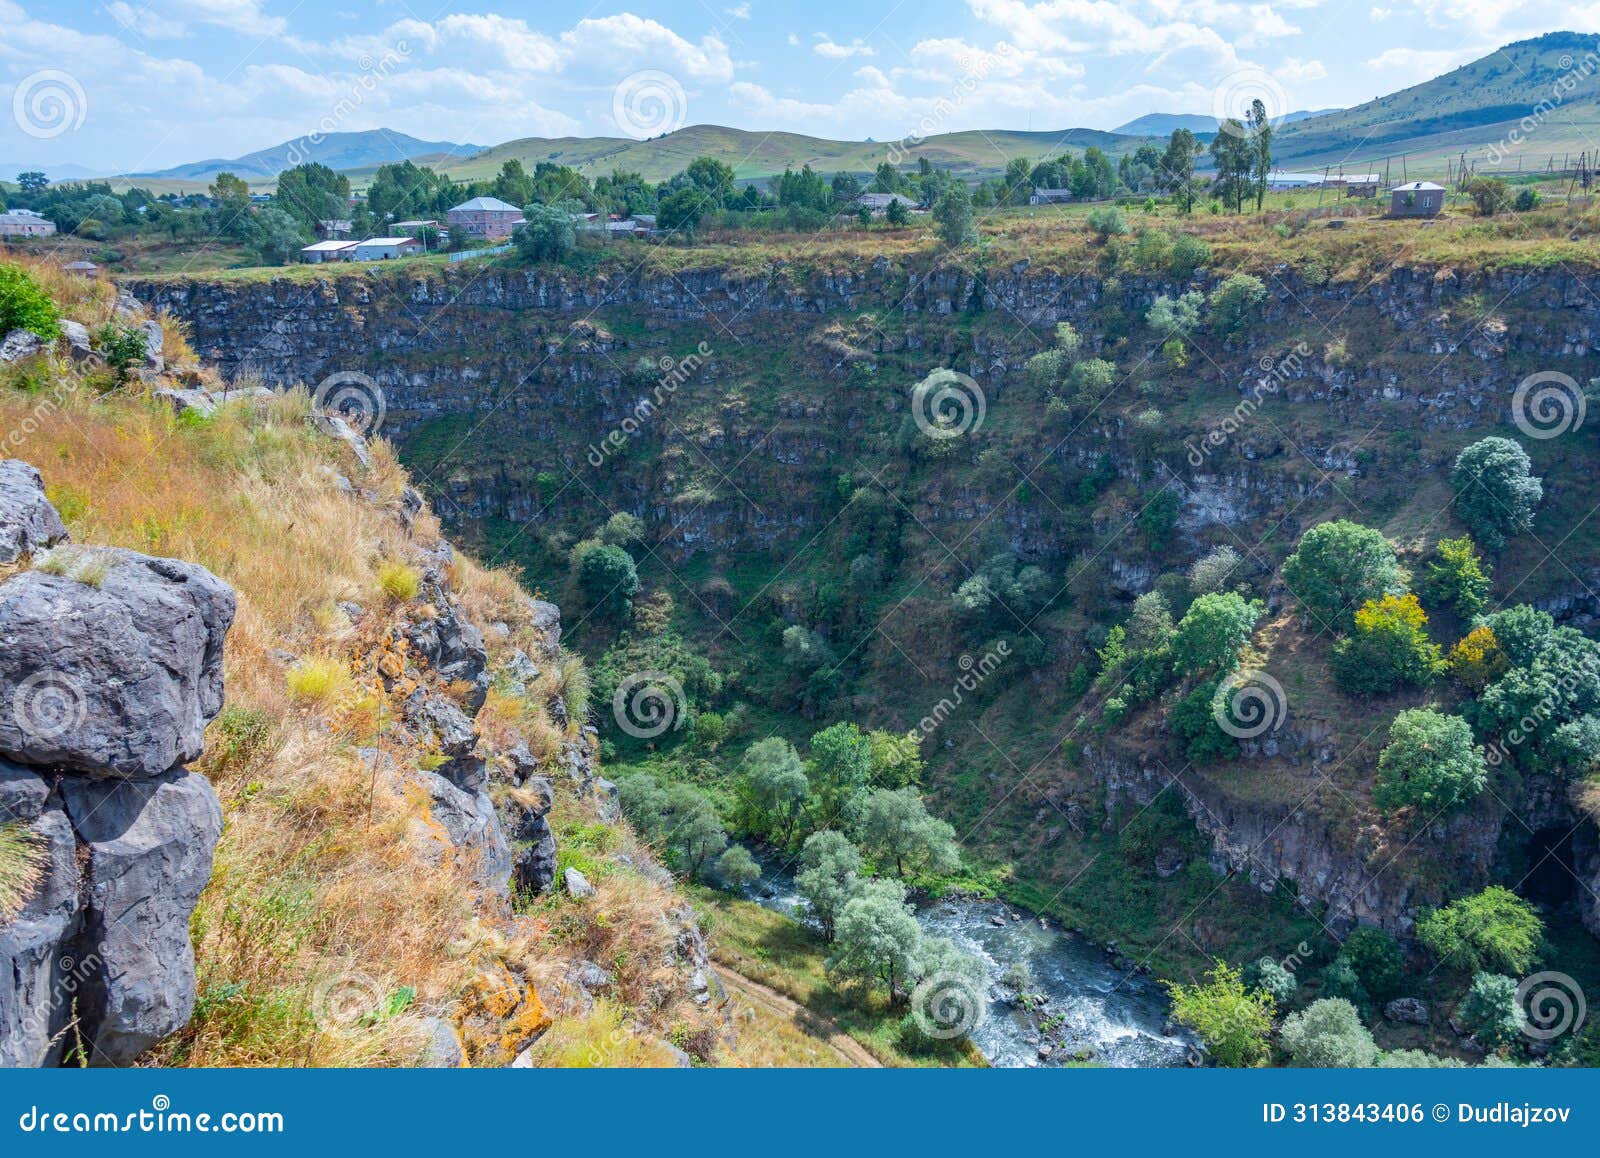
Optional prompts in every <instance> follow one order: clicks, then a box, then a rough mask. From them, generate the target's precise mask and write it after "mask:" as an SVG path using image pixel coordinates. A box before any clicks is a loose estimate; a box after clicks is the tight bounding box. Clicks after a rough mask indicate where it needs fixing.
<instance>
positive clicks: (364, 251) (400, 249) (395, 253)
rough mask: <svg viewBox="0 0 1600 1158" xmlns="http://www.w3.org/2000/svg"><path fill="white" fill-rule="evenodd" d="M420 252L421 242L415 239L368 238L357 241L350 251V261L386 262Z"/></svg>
mask: <svg viewBox="0 0 1600 1158" xmlns="http://www.w3.org/2000/svg"><path fill="white" fill-rule="evenodd" d="M421 252H422V242H420V241H418V240H417V239H416V238H415V237H369V238H367V239H366V240H365V241H358V242H356V243H355V246H354V248H353V249H352V250H351V260H352V261H388V260H390V259H391V258H396V257H410V256H412V255H413V254H418V253H421Z"/></svg>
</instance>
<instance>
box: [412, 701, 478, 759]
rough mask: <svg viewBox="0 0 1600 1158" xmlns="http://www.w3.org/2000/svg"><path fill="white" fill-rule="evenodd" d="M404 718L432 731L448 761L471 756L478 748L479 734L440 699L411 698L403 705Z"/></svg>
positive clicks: (463, 713) (446, 702) (465, 717)
mask: <svg viewBox="0 0 1600 1158" xmlns="http://www.w3.org/2000/svg"><path fill="white" fill-rule="evenodd" d="M413 704H414V706H413ZM406 715H407V717H408V718H409V719H411V720H412V721H413V722H414V723H418V724H421V725H423V726H425V727H427V728H429V729H431V730H432V731H433V734H434V735H435V736H436V737H438V740H439V751H441V752H443V753H444V754H445V755H446V756H448V757H449V758H450V759H451V760H458V759H460V758H462V757H464V756H468V755H470V754H471V753H472V750H473V749H474V748H476V747H477V746H478V731H477V729H476V728H474V727H473V726H472V721H471V720H469V719H468V718H467V716H466V713H465V712H463V711H462V710H461V709H460V708H458V707H456V705H455V704H454V703H453V702H451V701H450V700H447V699H445V698H444V697H443V696H427V695H424V696H414V697H413V699H412V701H409V702H408V703H407V705H406Z"/></svg>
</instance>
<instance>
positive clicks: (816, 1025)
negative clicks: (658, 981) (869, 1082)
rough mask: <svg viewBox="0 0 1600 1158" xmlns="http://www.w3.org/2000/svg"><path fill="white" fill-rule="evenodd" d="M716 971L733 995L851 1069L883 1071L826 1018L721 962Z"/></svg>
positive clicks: (868, 1055) (857, 1044) (864, 1048)
mask: <svg viewBox="0 0 1600 1158" xmlns="http://www.w3.org/2000/svg"><path fill="white" fill-rule="evenodd" d="M716 968H717V976H718V978H720V979H721V981H722V984H723V985H724V986H725V987H726V988H727V990H728V992H729V993H730V994H737V995H738V996H739V997H742V998H744V1000H746V1001H748V1002H750V1003H751V1004H752V1005H758V1006H760V1007H761V1008H762V1009H765V1010H766V1011H767V1012H768V1013H773V1014H776V1015H777V1016H779V1017H782V1018H785V1019H787V1020H789V1021H792V1022H794V1024H795V1025H797V1026H798V1027H799V1028H800V1029H802V1030H803V1031H805V1033H806V1034H807V1035H809V1036H810V1037H813V1038H815V1039H816V1040H818V1041H819V1042H821V1043H822V1044H823V1045H825V1046H827V1047H828V1048H829V1049H831V1050H833V1052H834V1053H835V1054H837V1055H838V1056H839V1057H841V1058H843V1059H844V1060H845V1061H846V1062H848V1063H849V1064H850V1065H852V1066H857V1067H860V1068H862V1069H882V1068H883V1063H882V1062H880V1061H879V1060H878V1059H877V1058H875V1057H873V1056H872V1054H871V1053H869V1052H868V1051H867V1048H866V1047H865V1046H863V1045H862V1044H861V1043H860V1042H859V1041H857V1040H856V1039H855V1038H853V1037H851V1036H850V1035H849V1034H848V1033H845V1032H844V1031H843V1030H842V1029H840V1028H839V1027H838V1026H837V1025H835V1024H834V1023H833V1022H831V1021H829V1020H828V1019H827V1018H825V1017H818V1016H817V1015H816V1014H814V1013H812V1012H811V1011H810V1010H809V1009H807V1008H806V1007H805V1006H803V1005H801V1004H800V1003H799V1002H797V1001H795V1000H794V999H793V998H791V997H785V996H784V995H783V994H782V993H779V992H778V991H777V990H776V989H769V988H767V986H765V985H763V984H761V983H760V982H759V981H752V980H750V978H748V977H746V976H744V975H743V974H741V973H735V972H734V971H733V970H732V969H730V968H728V966H726V965H723V964H720V963H719V964H718V965H717V967H716Z"/></svg>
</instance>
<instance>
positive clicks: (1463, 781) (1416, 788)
mask: <svg viewBox="0 0 1600 1158" xmlns="http://www.w3.org/2000/svg"><path fill="white" fill-rule="evenodd" d="M1488 782H1489V770H1488V766H1487V765H1486V764H1485V763H1484V758H1483V748H1482V747H1480V746H1478V745H1476V744H1474V743H1473V742H1472V729H1471V728H1470V727H1469V726H1468V725H1467V722H1466V721H1465V720H1463V719H1462V718H1461V717H1460V716H1446V715H1442V714H1441V713H1439V712H1436V711H1434V710H1433V709H1432V708H1412V709H1410V710H1408V711H1404V712H1401V713H1400V714H1399V715H1398V716H1396V717H1395V719H1394V723H1393V724H1391V725H1390V726H1389V743H1388V745H1387V746H1386V747H1385V748H1384V749H1383V751H1382V753H1380V754H1379V756H1378V783H1377V786H1376V787H1375V788H1374V789H1373V791H1372V798H1373V800H1374V801H1375V802H1376V803H1377V805H1378V807H1379V808H1382V809H1383V810H1384V811H1385V812H1398V811H1399V810H1400V809H1402V808H1417V809H1420V810H1421V811H1422V812H1423V813H1424V815H1425V817H1426V818H1427V819H1428V820H1430V821H1431V820H1432V819H1433V818H1434V816H1435V815H1437V814H1438V813H1439V812H1441V811H1443V810H1445V809H1450V808H1459V807H1461V806H1463V805H1466V804H1470V803H1471V802H1472V801H1473V800H1474V799H1475V798H1476V797H1477V795H1478V793H1480V792H1482V791H1483V789H1484V786H1485V785H1486V784H1487V783H1488Z"/></svg>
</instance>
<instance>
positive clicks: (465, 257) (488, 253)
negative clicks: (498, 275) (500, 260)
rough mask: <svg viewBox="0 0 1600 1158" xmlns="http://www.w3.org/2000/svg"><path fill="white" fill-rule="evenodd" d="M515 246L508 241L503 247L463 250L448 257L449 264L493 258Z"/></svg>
mask: <svg viewBox="0 0 1600 1158" xmlns="http://www.w3.org/2000/svg"><path fill="white" fill-rule="evenodd" d="M515 248H516V246H515V245H512V244H511V243H510V242H509V241H508V242H506V244H504V245H496V246H491V247H490V248H488V249H463V250H462V251H461V252H460V253H452V254H451V255H450V264H451V265H454V264H455V263H456V262H458V261H471V260H472V259H473V258H475V257H493V256H494V255H495V254H497V253H510V252H511V251H512V250H513V249H515Z"/></svg>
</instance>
